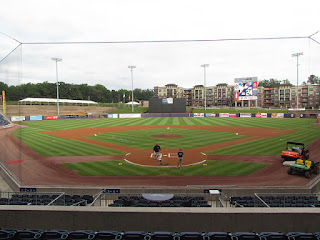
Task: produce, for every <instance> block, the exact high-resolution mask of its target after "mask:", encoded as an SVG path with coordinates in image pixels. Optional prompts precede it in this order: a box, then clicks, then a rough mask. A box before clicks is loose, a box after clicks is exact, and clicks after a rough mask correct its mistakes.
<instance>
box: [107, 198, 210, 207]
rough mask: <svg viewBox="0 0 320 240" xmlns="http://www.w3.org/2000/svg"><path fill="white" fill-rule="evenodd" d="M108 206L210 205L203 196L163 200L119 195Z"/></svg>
mask: <svg viewBox="0 0 320 240" xmlns="http://www.w3.org/2000/svg"><path fill="white" fill-rule="evenodd" d="M108 206H109V207H211V205H209V204H208V201H207V200H205V199H204V197H203V196H174V197H172V198H171V199H168V200H164V201H152V200H148V199H145V198H143V197H142V196H119V197H118V199H116V200H114V201H113V203H111V204H109V205H108Z"/></svg>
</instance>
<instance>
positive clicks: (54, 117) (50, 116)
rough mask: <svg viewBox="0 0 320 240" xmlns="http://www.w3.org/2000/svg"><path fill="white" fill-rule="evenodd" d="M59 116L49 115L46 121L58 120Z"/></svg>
mask: <svg viewBox="0 0 320 240" xmlns="http://www.w3.org/2000/svg"><path fill="white" fill-rule="evenodd" d="M58 119H59V116H58V115H47V116H46V120H58Z"/></svg>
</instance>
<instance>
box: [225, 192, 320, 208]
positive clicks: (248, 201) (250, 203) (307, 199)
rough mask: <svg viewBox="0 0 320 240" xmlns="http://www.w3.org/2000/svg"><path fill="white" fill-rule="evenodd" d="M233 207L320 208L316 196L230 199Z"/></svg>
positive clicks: (240, 197) (270, 196)
mask: <svg viewBox="0 0 320 240" xmlns="http://www.w3.org/2000/svg"><path fill="white" fill-rule="evenodd" d="M230 205H231V206H233V207H320V201H319V200H318V198H317V196H316V195H281V196H273V195H263V196H233V197H230Z"/></svg>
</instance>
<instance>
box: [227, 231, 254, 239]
mask: <svg viewBox="0 0 320 240" xmlns="http://www.w3.org/2000/svg"><path fill="white" fill-rule="evenodd" d="M231 238H232V239H233V240H260V238H259V235H258V234H257V233H254V232H237V233H234V234H232V237H231Z"/></svg>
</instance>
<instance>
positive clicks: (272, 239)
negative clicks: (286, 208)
mask: <svg viewBox="0 0 320 240" xmlns="http://www.w3.org/2000/svg"><path fill="white" fill-rule="evenodd" d="M259 236H260V239H261V240H288V236H287V235H286V234H284V233H280V232H261V233H260V234H259Z"/></svg>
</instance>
